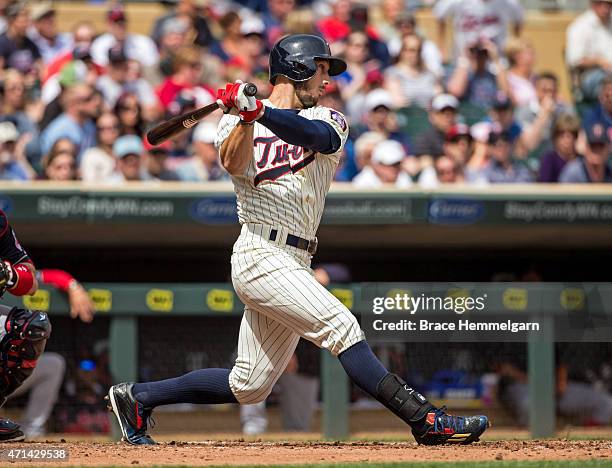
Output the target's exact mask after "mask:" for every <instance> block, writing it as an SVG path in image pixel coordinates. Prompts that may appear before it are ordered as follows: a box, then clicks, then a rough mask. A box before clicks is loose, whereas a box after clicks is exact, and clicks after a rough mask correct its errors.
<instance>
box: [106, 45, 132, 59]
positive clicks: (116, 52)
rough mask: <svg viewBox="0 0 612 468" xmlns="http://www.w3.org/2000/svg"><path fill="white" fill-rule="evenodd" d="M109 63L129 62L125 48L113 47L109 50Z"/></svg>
mask: <svg viewBox="0 0 612 468" xmlns="http://www.w3.org/2000/svg"><path fill="white" fill-rule="evenodd" d="M108 61H109V63H125V62H127V55H125V51H124V50H123V47H111V48H110V49H108Z"/></svg>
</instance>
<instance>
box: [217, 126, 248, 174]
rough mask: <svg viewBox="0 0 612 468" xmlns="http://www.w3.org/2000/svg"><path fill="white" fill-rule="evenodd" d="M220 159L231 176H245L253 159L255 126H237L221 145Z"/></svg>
mask: <svg viewBox="0 0 612 468" xmlns="http://www.w3.org/2000/svg"><path fill="white" fill-rule="evenodd" d="M219 157H220V159H221V165H222V166H223V168H224V169H225V170H226V171H227V172H228V173H229V174H231V175H240V174H243V173H244V171H245V170H246V168H247V167H248V165H249V162H250V161H251V159H252V158H253V125H240V124H239V125H236V127H235V128H234V129H233V130H232V132H231V133H230V134H229V136H228V137H227V139H226V140H225V141H224V142H223V144H222V145H221V149H220V151H219Z"/></svg>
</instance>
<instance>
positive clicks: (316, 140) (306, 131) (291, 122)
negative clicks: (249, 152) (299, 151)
mask: <svg viewBox="0 0 612 468" xmlns="http://www.w3.org/2000/svg"><path fill="white" fill-rule="evenodd" d="M258 122H259V123H260V124H262V125H263V126H264V127H266V128H269V129H270V130H272V132H274V134H276V135H277V136H278V137H279V138H280V139H281V140H283V141H285V142H287V143H289V144H290V145H296V146H301V147H302V148H307V149H310V150H314V151H317V152H319V153H325V154H331V153H335V152H336V151H338V149H340V145H341V142H340V137H339V136H338V134H337V133H336V132H335V131H334V129H333V128H332V127H331V125H329V124H327V123H325V122H323V121H322V120H308V119H306V118H304V117H302V116H301V115H298V114H296V113H295V112H293V111H290V110H285V109H272V108H270V107H266V110H265V111H264V114H263V115H262V116H261V117H260V119H259V120H258Z"/></svg>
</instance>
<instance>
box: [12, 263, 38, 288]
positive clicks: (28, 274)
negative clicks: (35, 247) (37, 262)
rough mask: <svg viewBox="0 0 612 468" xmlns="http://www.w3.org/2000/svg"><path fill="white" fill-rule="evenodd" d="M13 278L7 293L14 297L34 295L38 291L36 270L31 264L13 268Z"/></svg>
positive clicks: (22, 264) (20, 264)
mask: <svg viewBox="0 0 612 468" xmlns="http://www.w3.org/2000/svg"><path fill="white" fill-rule="evenodd" d="M13 274H14V277H13V278H12V279H11V286H9V288H8V291H9V292H10V293H11V294H13V295H14V296H26V295H31V294H34V293H35V292H36V291H37V290H38V281H37V280H36V269H35V268H34V265H32V264H31V263H19V264H17V265H14V266H13Z"/></svg>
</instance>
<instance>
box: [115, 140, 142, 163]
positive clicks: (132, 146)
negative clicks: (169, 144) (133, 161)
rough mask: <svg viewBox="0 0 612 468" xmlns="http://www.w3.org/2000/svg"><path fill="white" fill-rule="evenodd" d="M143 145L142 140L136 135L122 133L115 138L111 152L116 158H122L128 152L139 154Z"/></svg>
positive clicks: (128, 153)
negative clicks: (122, 134)
mask: <svg viewBox="0 0 612 468" xmlns="http://www.w3.org/2000/svg"><path fill="white" fill-rule="evenodd" d="M143 150H144V147H143V145H142V141H141V140H140V138H138V137H137V136H136V135H124V136H122V137H119V138H117V139H116V140H115V143H114V144H113V153H115V156H117V157H118V158H124V157H126V156H128V155H130V154H137V155H141V154H142V151H143Z"/></svg>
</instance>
